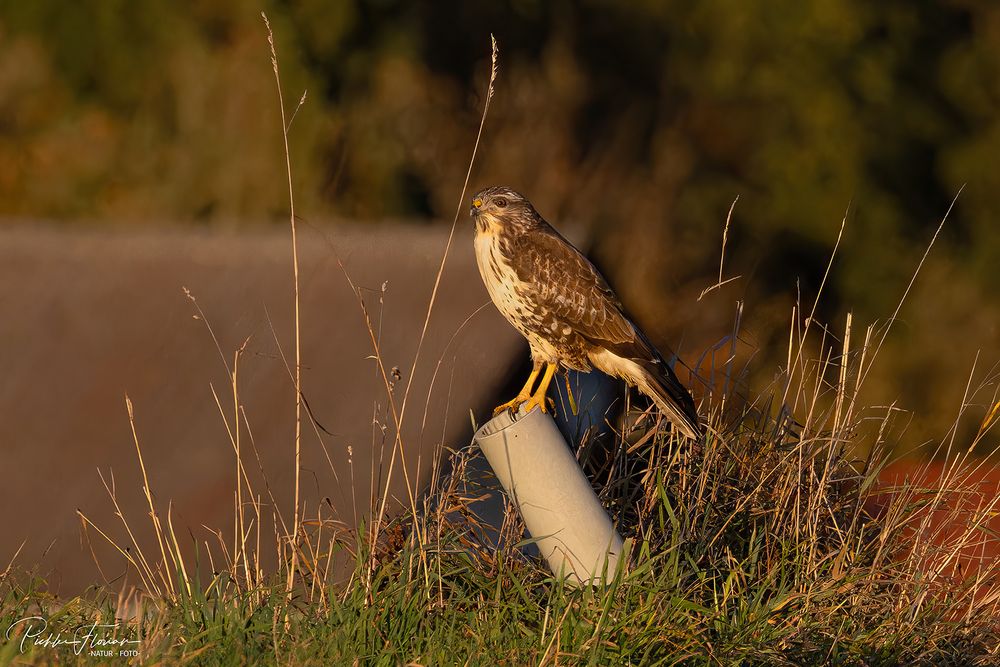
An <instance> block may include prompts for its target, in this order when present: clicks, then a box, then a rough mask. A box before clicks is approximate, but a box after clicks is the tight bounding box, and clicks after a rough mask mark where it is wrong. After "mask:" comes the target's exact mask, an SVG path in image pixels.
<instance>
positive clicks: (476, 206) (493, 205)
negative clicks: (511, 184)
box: [469, 185, 538, 229]
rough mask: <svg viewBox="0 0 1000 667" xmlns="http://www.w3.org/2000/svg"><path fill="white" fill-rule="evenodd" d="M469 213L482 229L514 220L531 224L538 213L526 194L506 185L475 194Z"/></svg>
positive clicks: (514, 221)
mask: <svg viewBox="0 0 1000 667" xmlns="http://www.w3.org/2000/svg"><path fill="white" fill-rule="evenodd" d="M469 213H470V214H471V215H472V219H473V220H475V221H476V225H477V226H478V227H479V228H480V229H486V228H487V227H489V226H491V225H501V226H502V225H505V224H509V223H512V222H513V223H517V222H520V223H521V224H529V223H530V222H531V221H533V220H534V218H535V217H536V216H537V215H538V214H537V213H535V209H534V207H533V206H532V205H531V202H529V201H528V200H527V199H526V198H525V197H524V195H522V194H520V193H519V192H515V191H514V190H511V189H510V188H508V187H506V186H504V185H499V186H494V187H492V188H486V189H484V190H480V191H479V192H477V193H476V194H475V195H473V197H472V209H471V210H470V211H469Z"/></svg>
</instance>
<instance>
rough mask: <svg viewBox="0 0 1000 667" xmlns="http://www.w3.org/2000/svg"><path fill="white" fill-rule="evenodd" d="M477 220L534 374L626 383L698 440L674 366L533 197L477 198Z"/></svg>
mask: <svg viewBox="0 0 1000 667" xmlns="http://www.w3.org/2000/svg"><path fill="white" fill-rule="evenodd" d="M472 214H473V217H474V218H475V220H476V242H475V245H476V259H477V262H478V264H479V271H480V273H481V274H482V277H483V281H484V283H485V284H486V288H487V291H488V292H489V293H490V297H491V298H492V299H493V302H494V304H495V305H496V306H497V308H498V309H499V310H500V312H501V313H502V314H503V315H504V317H506V318H507V320H508V321H509V322H510V323H511V324H512V325H513V326H514V327H515V328H516V329H517V330H518V331H520V332H521V333H522V334H523V335H524V336H525V338H527V339H528V344H529V346H530V347H531V355H532V358H533V359H534V360H535V364H536V371H537V369H538V368H539V366H540V365H541V364H543V363H544V364H557V365H558V366H559V367H562V368H572V369H577V370H582V371H589V370H590V369H591V368H597V369H599V370H601V371H603V372H605V373H608V374H610V375H615V376H618V377H621V378H622V379H624V380H626V381H627V382H628V383H629V384H630V385H632V386H636V387H638V388H639V390H640V391H642V392H643V393H644V394H646V395H648V396H649V397H650V398H652V399H653V401H654V403H656V405H657V407H658V408H659V409H660V410H661V412H663V413H664V415H665V416H666V417H667V418H668V419H669V420H670V421H671V423H673V424H674V426H675V427H676V428H677V429H678V430H679V431H681V432H682V433H684V434H685V435H687V436H688V437H691V438H696V437H697V436H698V435H699V434H700V432H701V427H700V425H699V422H698V414H697V412H696V410H695V406H694V401H693V400H692V399H691V395H690V394H689V393H688V391H687V390H686V389H685V388H684V386H683V385H682V384H681V383H680V381H679V380H678V379H677V376H676V375H675V374H674V372H673V371H672V370H671V368H670V366H669V365H668V364H667V363H666V361H664V359H663V357H662V356H661V355H660V353H659V352H658V351H657V350H656V348H655V347H653V345H652V344H651V343H650V342H649V340H648V339H647V338H646V336H645V335H644V334H643V333H642V331H640V330H639V328H638V327H637V326H636V325H635V324H634V323H633V322H632V321H631V320H630V319H629V318H628V316H627V315H626V314H625V312H624V309H623V308H622V304H621V302H620V301H619V300H618V297H617V296H616V295H615V293H614V292H613V291H612V290H611V288H610V287H609V286H608V283H607V281H605V279H604V277H603V276H602V275H601V274H600V272H599V271H598V270H597V269H596V268H595V267H594V265H593V264H591V262H590V261H589V260H588V259H587V258H586V257H585V256H584V255H583V254H582V253H580V251H578V250H577V249H576V248H574V247H573V245H572V244H570V243H569V241H567V240H566V239H565V238H563V237H562V235H560V234H559V232H557V231H556V230H555V229H553V228H552V227H551V226H550V225H549V224H548V223H547V222H545V220H544V219H543V218H542V217H541V216H540V215H539V214H538V212H537V211H535V209H534V207H533V206H532V205H531V203H530V202H529V201H528V200H527V199H525V198H524V197H523V196H522V195H520V194H518V193H517V192H515V191H513V190H511V189H510V188H506V187H495V188H488V189H486V190H483V191H481V192H479V193H478V194H476V195H475V197H473V207H472ZM533 378H534V375H533V376H532V378H531V379H533ZM529 384H530V380H529ZM528 386H529V385H526V388H528ZM523 392H524V390H522V393H523ZM520 396H521V394H519V397H520ZM515 401H516V399H515ZM542 405H544V403H543V404H542Z"/></svg>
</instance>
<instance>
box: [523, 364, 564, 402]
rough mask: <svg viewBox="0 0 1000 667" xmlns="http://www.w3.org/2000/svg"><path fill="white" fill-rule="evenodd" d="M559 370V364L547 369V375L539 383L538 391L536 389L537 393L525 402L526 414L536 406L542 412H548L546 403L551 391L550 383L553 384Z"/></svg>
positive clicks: (551, 365) (549, 366)
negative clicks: (554, 376)
mask: <svg viewBox="0 0 1000 667" xmlns="http://www.w3.org/2000/svg"><path fill="white" fill-rule="evenodd" d="M557 368H559V366H558V365H557V364H551V363H550V364H548V365H547V366H546V367H545V374H544V375H542V381H541V382H539V383H538V389H536V390H535V393H534V394H532V395H531V397H530V398H529V399H528V400H526V401H525V402H524V405H525V409H524V412H525V413H528V412H531V409H532V408H534V407H535V406H536V405H537V406H538V409H540V410H541V411H542V412H547V407H546V405H545V401H546V400H547V399H546V394H547V393H548V391H549V383H550V382H552V376H553V375H555V374H556V369H557Z"/></svg>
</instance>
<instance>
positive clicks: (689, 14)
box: [0, 0, 1000, 411]
mask: <svg viewBox="0 0 1000 667" xmlns="http://www.w3.org/2000/svg"><path fill="white" fill-rule="evenodd" d="M262 9H263V10H264V11H266V12H267V13H268V15H269V16H270V18H271V22H272V24H273V25H274V28H275V31H276V38H277V44H278V48H279V56H280V58H281V63H282V77H283V83H284V89H285V98H286V104H288V105H289V107H293V106H294V104H295V102H296V101H297V100H298V98H299V96H300V95H301V93H302V91H304V90H307V89H308V98H307V100H306V102H305V104H304V106H303V107H302V109H301V111H300V112H299V113H298V114H297V115H296V117H295V121H294V126H293V130H292V133H291V140H292V151H293V155H292V157H293V166H294V170H295V182H296V188H297V203H298V206H299V210H300V211H303V212H304V216H305V217H307V218H312V219H316V220H318V219H321V218H329V217H336V216H341V217H348V218H352V219H371V220H381V219H385V218H394V217H405V218H443V217H450V216H451V215H452V213H453V211H454V206H455V203H456V202H455V198H456V194H457V192H458V190H459V188H460V184H461V182H462V179H463V177H464V172H465V169H466V166H467V162H468V157H469V155H470V152H471V145H472V140H473V137H474V135H475V129H476V126H477V123H478V117H479V112H480V109H481V106H482V99H481V96H482V90H483V88H484V84H485V79H486V76H487V73H488V67H489V56H488V51H489V35H490V33H491V32H493V33H495V34H496V36H497V38H498V40H499V43H500V46H501V77H500V82H499V86H498V93H497V97H496V100H495V106H494V107H493V111H492V116H491V119H490V123H489V125H488V127H487V133H486V137H485V140H484V144H483V147H482V151H481V154H480V156H481V157H480V160H479V162H478V164H477V167H476V171H475V174H474V176H475V179H476V181H475V182H476V184H478V185H485V184H491V183H499V182H504V183H508V184H510V185H512V186H514V187H516V188H519V189H522V190H523V191H525V192H526V193H527V194H528V195H529V196H530V197H531V198H532V199H533V200H534V201H535V203H536V205H537V207H538V208H539V209H540V210H541V211H542V212H543V214H545V215H546V216H547V217H549V218H550V219H551V220H556V221H573V222H577V223H581V224H583V225H585V226H586V227H587V228H588V229H590V230H591V231H592V232H593V236H594V238H595V244H596V246H595V249H594V253H595V255H596V257H597V258H598V261H599V262H600V263H601V264H602V265H603V266H604V267H605V268H606V269H607V272H608V273H609V274H610V276H611V278H612V282H614V283H616V284H617V285H618V287H619V290H620V291H621V292H622V293H623V296H624V297H625V300H626V302H627V303H630V304H633V305H634V310H636V311H637V315H638V316H639V318H640V320H641V321H643V322H644V323H647V325H648V327H649V328H650V329H651V331H652V333H653V334H654V336H667V335H671V336H674V335H676V334H677V333H678V332H679V331H680V330H681V329H682V328H683V329H685V330H686V331H692V327H691V326H689V324H690V321H689V320H690V319H691V318H689V317H688V315H687V314H688V313H692V314H696V315H697V316H698V317H697V319H698V320H700V321H701V320H703V321H704V325H703V326H702V327H701V329H699V328H698V326H694V329H693V332H692V336H694V338H695V339H696V340H698V339H700V340H705V339H706V338H710V337H711V335H713V332H716V333H717V332H718V331H720V330H721V324H720V322H721V320H719V319H718V318H716V319H714V320H713V319H712V318H711V317H708V316H705V315H703V314H702V313H694V312H693V311H692V307H691V303H693V302H694V299H693V296H696V295H697V293H698V292H699V291H700V289H701V288H702V287H704V286H705V285H706V284H710V282H711V281H710V279H706V278H705V276H706V274H711V273H712V272H713V271H714V270H715V267H716V262H717V258H718V253H719V242H720V236H721V229H722V226H723V223H724V220H725V216H726V212H727V210H728V208H729V205H730V204H731V202H732V201H733V199H734V198H735V197H736V196H737V195H739V196H740V197H741V199H740V201H739V203H738V205H737V207H736V211H735V214H734V219H733V225H732V230H731V232H732V234H731V237H730V241H729V243H730V245H729V249H728V262H729V266H730V267H731V269H730V270H727V272H726V273H727V275H730V274H737V273H739V274H743V275H744V280H743V281H740V282H736V283H734V284H732V285H731V286H730V287H729V288H728V289H729V290H730V291H729V292H725V291H724V290H719V293H718V294H724V296H721V297H719V298H722V299H723V300H725V301H726V302H727V303H730V304H731V303H732V302H733V301H735V299H736V298H740V297H744V298H747V299H748V303H752V304H753V306H754V312H755V313H757V314H758V316H759V317H760V318H761V321H769V322H770V323H771V324H772V325H773V323H774V322H775V321H780V320H782V319H784V321H787V317H788V305H789V303H790V301H791V300H792V297H794V296H795V294H796V289H798V291H799V292H800V293H801V294H802V299H803V301H805V302H806V303H807V304H810V303H811V300H812V298H813V296H814V295H815V292H816V289H817V288H818V286H819V282H820V280H821V278H822V275H823V271H824V269H825V266H826V262H827V259H828V257H829V253H830V250H831V248H832V246H833V243H834V240H835V239H836V236H837V232H838V229H839V226H840V221H841V218H842V217H843V216H844V214H845V212H846V211H847V210H848V207H849V206H850V213H849V215H848V223H847V230H846V232H845V236H844V242H843V244H842V247H841V250H840V255H839V259H838V261H837V263H836V265H835V270H834V272H833V275H832V277H831V281H832V282H831V285H830V287H829V291H828V293H827V298H826V299H825V300H824V304H825V308H826V310H825V311H824V312H823V313H821V314H822V315H824V316H825V319H827V320H833V321H834V324H835V325H842V321H843V320H842V314H843V312H844V311H846V310H848V309H852V310H854V311H855V312H856V313H858V314H859V315H860V321H863V322H869V321H873V320H875V319H877V318H883V319H884V318H885V317H887V316H888V315H889V314H890V313H891V312H892V309H893V307H894V305H895V303H896V301H897V300H898V298H899V297H900V295H901V294H902V291H903V288H904V287H905V284H906V281H907V279H908V277H909V272H910V271H911V270H912V268H913V266H914V265H915V264H916V261H917V260H918V259H919V255H920V253H921V251H922V247H923V246H924V245H925V244H926V243H927V241H928V240H929V238H930V235H931V233H932V231H933V229H934V227H935V226H936V224H937V223H938V221H939V220H940V217H941V216H942V215H943V214H944V212H945V210H946V209H947V208H948V204H949V202H950V201H951V199H952V198H953V197H954V195H955V194H956V192H957V191H958V190H959V188H960V186H961V185H962V184H967V187H966V188H965V191H964V192H963V194H962V196H961V199H960V203H959V205H958V207H957V209H956V211H955V213H954V215H953V218H952V220H951V222H950V223H949V225H948V227H947V229H946V232H945V236H944V238H943V239H942V242H941V247H939V248H938V249H937V250H936V251H935V254H934V255H933V256H932V261H931V264H930V265H929V267H928V274H929V275H931V276H934V278H933V279H931V278H928V279H927V280H929V281H931V282H922V283H920V284H919V285H918V290H922V291H923V292H926V293H925V294H923V297H922V298H924V299H925V301H922V302H921V304H922V306H921V308H920V309H918V312H916V313H914V312H911V311H906V313H907V314H905V315H904V316H908V317H909V318H910V321H909V322H904V323H902V324H901V325H898V331H897V334H896V337H895V338H894V341H895V343H894V344H895V345H896V349H897V351H898V353H896V354H890V355H889V357H890V358H889V360H888V361H887V363H888V364H889V366H890V369H891V371H892V372H891V373H890V374H889V376H890V377H891V378H892V380H887V381H886V386H885V388H884V398H885V400H886V401H887V402H888V401H892V400H894V396H897V395H898V394H899V393H900V392H904V393H905V394H906V395H907V397H908V402H909V405H908V407H913V408H917V409H921V408H927V409H929V410H932V411H933V410H934V409H936V407H938V406H937V404H938V403H939V401H940V396H942V395H943V394H942V392H943V390H945V389H951V390H955V391H958V390H960V389H961V387H962V386H963V385H964V382H965V379H966V378H965V373H966V372H967V370H968V369H969V368H971V364H972V360H973V357H974V353H975V351H976V350H977V349H983V350H984V352H985V353H986V354H985V357H986V359H987V361H988V362H989V363H992V362H994V361H995V360H996V358H997V357H998V356H1000V343H998V341H1000V328H998V321H1000V315H998V313H1000V299H998V297H997V294H996V283H997V280H996V264H997V260H998V258H1000V227H998V225H997V224H996V223H995V221H994V218H995V216H996V214H997V212H998V210H1000V170H997V169H996V168H995V165H994V162H995V159H996V158H995V156H996V155H997V154H998V153H1000V4H997V3H995V2H992V1H991V0H947V1H946V0H941V1H938V2H931V1H928V2H910V1H908V0H886V1H884V2H878V3H871V2H863V1H861V0H818V1H816V2H810V3H801V2H731V1H730V0H703V1H701V2H691V1H690V0H667V1H664V2H654V1H652V0H643V1H636V2H629V3H621V2H612V1H610V0H588V1H585V2H568V1H555V2H542V1H541V0H508V1H507V2H491V3H466V2H416V3H411V2H402V1H401V0H301V1H299V2H274V1H263V0H258V1H257V2H249V1H247V0H207V1H204V2H199V3H175V2H170V1H169V0H143V1H142V2H129V1H126V0H102V1H101V2H85V3H66V2H63V1H62V0H32V1H31V2H24V1H21V0H2V2H0V215H5V216H13V217H31V218H38V217H43V218H59V219H67V220H79V219H100V220H106V219H109V220H118V221H126V222H134V223H139V222H146V221H152V220H191V221H211V222H214V223H228V224H235V223H245V222H246V221H255V220H268V219H272V220H274V219H280V218H281V216H282V215H283V211H284V210H285V206H286V203H285V196H286V195H285V181H284V176H283V173H282V168H283V162H282V160H281V138H280V121H279V120H278V114H277V111H278V109H277V102H276V99H275V94H274V81H273V79H272V73H271V66H270V61H269V53H268V52H267V46H266V42H265V39H264V34H265V33H264V27H263V25H262V22H261V20H260V16H259V14H260V11H261V10H262ZM637 239H638V240H641V241H642V242H639V243H637V242H636V240H637ZM796 281H798V283H796ZM796 284H797V285H798V287H797V288H796ZM733 290H735V291H733ZM923 292H922V293H923ZM678 313H681V314H682V316H678ZM838 318H840V319H839V320H838ZM963 323H967V326H966V327H965V329H964V330H963V331H962V332H961V333H960V334H959V333H958V332H956V331H955V327H956V326H959V325H962V324H963ZM764 330H777V331H780V330H781V329H780V328H776V327H773V326H770V328H769V329H765V328H764V327H762V328H761V331H764ZM759 333H760V332H759V331H758V334H759ZM780 336H781V334H780V333H779V334H777V335H776V336H773V337H769V336H767V335H761V336H760V337H759V338H758V340H756V341H755V342H756V344H758V345H760V346H762V347H769V348H775V347H776V346H778V344H779V343H780ZM956 338H961V340H958V341H956ZM941 367H944V370H945V371H948V374H947V377H948V378H954V379H952V380H939V379H938V378H939V377H944V375H941V376H938V375H935V374H936V373H939V372H941ZM949 369H950V370H949ZM929 377H933V378H935V379H934V381H933V382H931V381H928V378H929ZM942 383H944V384H946V385H948V386H942ZM894 392H895V393H894ZM945 395H948V396H953V395H956V394H955V393H948V394H945ZM955 407H957V406H955Z"/></svg>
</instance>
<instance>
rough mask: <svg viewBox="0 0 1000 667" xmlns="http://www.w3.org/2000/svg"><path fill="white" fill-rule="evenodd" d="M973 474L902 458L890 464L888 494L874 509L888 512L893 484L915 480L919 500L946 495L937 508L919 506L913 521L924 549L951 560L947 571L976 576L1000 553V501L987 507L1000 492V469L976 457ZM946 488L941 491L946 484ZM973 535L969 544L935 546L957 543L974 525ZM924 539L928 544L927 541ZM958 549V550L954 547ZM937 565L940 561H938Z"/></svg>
mask: <svg viewBox="0 0 1000 667" xmlns="http://www.w3.org/2000/svg"><path fill="white" fill-rule="evenodd" d="M966 470H967V471H968V472H967V473H961V474H958V475H956V474H955V472H954V471H948V470H947V469H946V468H945V466H944V465H943V464H941V463H940V462H921V461H905V460H904V461H899V462H896V463H893V464H892V465H890V466H888V467H887V468H885V469H884V470H883V471H882V473H881V474H880V475H879V481H880V482H881V483H882V485H883V487H884V488H885V489H886V494H883V495H879V496H877V497H876V498H875V499H874V500H873V501H872V502H871V503H870V506H869V510H870V511H873V512H875V513H876V514H877V515H884V514H885V512H886V506H887V504H888V503H889V502H890V493H892V491H891V489H900V488H903V487H904V486H907V485H911V486H912V487H914V488H916V489H917V490H919V493H916V494H915V495H913V496H912V497H913V498H914V501H916V502H922V503H924V504H928V503H930V501H931V499H932V498H934V497H935V496H938V495H939V494H940V498H941V501H940V502H937V503H936V504H935V508H936V509H934V510H929V509H919V510H917V511H916V512H915V513H914V514H913V515H911V517H910V519H909V521H908V526H910V528H911V531H912V538H913V540H914V541H915V543H916V544H917V546H918V548H920V549H922V551H921V553H924V554H925V558H926V559H927V560H928V561H929V562H932V563H935V564H940V563H946V566H947V567H946V568H945V570H944V571H943V572H944V573H945V574H947V575H949V576H954V577H961V578H966V577H971V576H975V575H976V573H977V572H979V571H980V568H981V565H982V564H992V563H993V562H995V561H996V559H997V558H1000V538H998V535H1000V512H998V511H997V509H1000V506H996V505H995V506H994V508H993V512H992V513H990V514H988V515H987V516H985V517H983V514H982V512H981V508H985V507H988V506H989V504H990V503H992V502H994V501H995V499H996V498H997V496H998V495H1000V468H998V467H997V466H996V465H993V464H990V463H989V462H988V461H977V460H974V459H973V460H971V461H970V462H969V463H968V464H967V467H966ZM942 488H943V489H945V491H941V489H942ZM977 517H978V518H985V519H986V520H985V521H984V522H983V524H982V525H979V526H977V525H974V522H975V521H976V520H977ZM970 529H971V530H973V531H974V532H973V533H972V535H973V537H972V538H971V539H965V540H964V542H966V543H967V544H966V546H965V548H963V549H961V550H957V551H954V550H949V551H942V550H940V549H936V548H928V542H929V544H930V545H935V546H938V547H939V546H942V545H949V547H951V545H954V544H956V543H957V541H960V538H961V537H962V536H963V534H965V533H966V532H967V531H969V530H970ZM921 543H923V544H921ZM953 551H954V552H953ZM935 568H936V565H935Z"/></svg>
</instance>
